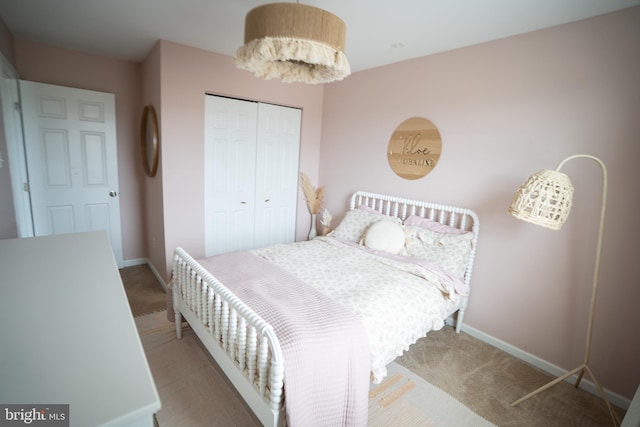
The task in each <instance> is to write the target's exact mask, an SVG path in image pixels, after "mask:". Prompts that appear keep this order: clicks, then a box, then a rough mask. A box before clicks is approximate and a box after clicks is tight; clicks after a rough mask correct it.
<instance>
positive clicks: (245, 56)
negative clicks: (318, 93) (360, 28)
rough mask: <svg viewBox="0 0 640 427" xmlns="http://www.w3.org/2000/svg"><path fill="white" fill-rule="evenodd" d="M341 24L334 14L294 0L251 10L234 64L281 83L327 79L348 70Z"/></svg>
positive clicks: (349, 70) (338, 77) (344, 74)
mask: <svg viewBox="0 0 640 427" xmlns="http://www.w3.org/2000/svg"><path fill="white" fill-rule="evenodd" d="M345 36H346V26H345V24H344V22H343V21H342V20H341V19H340V18H338V17H337V16H335V15H333V14H331V13H329V12H327V11H325V10H322V9H319V8H317V7H313V6H308V5H303V4H298V3H272V4H266V5H264V6H259V7H257V8H255V9H252V10H251V11H249V13H248V14H247V17H246V19H245V29H244V45H243V46H241V47H240V48H239V49H238V51H237V52H236V57H235V61H236V66H237V67H238V68H241V69H244V70H248V71H251V72H252V73H253V74H254V75H255V76H256V77H261V78H264V79H267V80H268V79H274V78H277V79H280V80H282V81H283V82H303V83H312V84H315V83H329V82H332V81H337V80H342V79H344V78H345V77H347V76H348V75H349V74H351V68H350V66H349V61H348V60H347V57H346V56H345V54H344V45H345Z"/></svg>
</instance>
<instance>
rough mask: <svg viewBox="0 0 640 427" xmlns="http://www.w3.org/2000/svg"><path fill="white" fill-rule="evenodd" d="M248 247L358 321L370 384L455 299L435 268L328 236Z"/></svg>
mask: <svg viewBox="0 0 640 427" xmlns="http://www.w3.org/2000/svg"><path fill="white" fill-rule="evenodd" d="M253 252H254V253H256V254H257V255H259V256H261V257H262V258H264V259H266V260H268V261H270V262H271V263H273V264H275V265H277V266H279V267H281V268H282V269H284V270H286V271H288V272H289V273H290V274H291V275H293V276H295V277H297V278H298V279H300V280H301V281H302V282H304V283H306V284H307V285H309V286H311V287H313V288H315V289H317V290H318V291H319V292H321V293H322V294H324V295H327V296H328V297H330V298H331V299H333V300H334V301H336V302H338V303H340V304H341V305H343V306H344V307H346V308H348V309H349V310H350V311H352V312H353V313H355V314H356V315H357V316H358V317H359V318H360V319H361V320H362V322H363V324H364V328H365V330H366V334H367V336H368V340H369V349H370V352H371V355H370V357H371V379H372V380H373V381H374V382H376V383H378V382H380V381H381V380H382V379H383V378H384V377H385V376H386V373H387V370H386V365H387V364H388V363H389V362H391V361H393V360H394V359H395V358H396V357H397V356H399V355H401V354H402V352H403V351H405V350H407V349H408V348H409V346H410V345H411V344H413V343H414V342H415V341H417V340H418V339H419V338H421V337H423V336H425V335H426V333H427V332H428V331H430V330H437V329H440V328H442V326H443V325H444V320H445V319H446V317H447V316H448V315H449V314H450V313H451V312H452V311H453V309H454V308H456V307H457V306H458V304H459V302H460V296H459V295H458V294H457V293H456V291H455V288H456V286H455V284H454V283H453V282H452V281H451V280H450V279H449V278H447V274H446V273H443V272H442V271H438V269H437V268H435V269H434V268H425V266H423V265H419V264H416V263H413V262H405V261H401V260H399V259H398V258H397V257H385V256H380V254H376V253H372V252H371V251H367V250H364V249H362V247H359V246H357V245H352V244H348V243H344V242H343V241H340V240H338V239H335V238H332V237H317V238H315V239H313V240H311V241H306V242H297V243H294V244H289V245H275V246H269V247H266V248H262V249H256V250H253ZM214 271H215V270H214ZM214 274H215V273H214Z"/></svg>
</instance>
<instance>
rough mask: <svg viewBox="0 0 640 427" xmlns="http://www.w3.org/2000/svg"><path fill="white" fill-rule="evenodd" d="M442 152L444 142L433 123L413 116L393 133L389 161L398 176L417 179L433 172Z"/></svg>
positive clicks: (388, 151)
mask: <svg viewBox="0 0 640 427" xmlns="http://www.w3.org/2000/svg"><path fill="white" fill-rule="evenodd" d="M441 152H442V139H441V138H440V132H438V128H437V127H436V126H435V125H434V124H433V123H432V122H431V121H430V120H427V119H425V118H422V117H412V118H410V119H407V120H405V121H404V122H402V123H400V125H398V127H397V128H396V130H395V131H393V134H392V135H391V139H390V140H389V148H388V149H387V160H388V161H389V166H391V169H393V171H394V172H395V173H396V174H397V175H398V176H400V177H402V178H404V179H418V178H422V177H423V176H425V175H426V174H428V173H429V172H431V171H432V170H433V168H434V167H435V166H436V164H438V160H439V159H440V153H441Z"/></svg>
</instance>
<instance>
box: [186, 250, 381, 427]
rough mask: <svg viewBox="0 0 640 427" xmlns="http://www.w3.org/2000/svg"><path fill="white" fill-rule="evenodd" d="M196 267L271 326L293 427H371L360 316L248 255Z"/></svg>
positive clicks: (203, 261) (210, 260)
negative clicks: (281, 360)
mask: <svg viewBox="0 0 640 427" xmlns="http://www.w3.org/2000/svg"><path fill="white" fill-rule="evenodd" d="M198 262H199V263H200V264H201V265H202V266H203V267H205V268H206V269H207V270H208V271H209V272H210V273H211V274H212V275H213V276H215V277H216V278H217V279H218V280H220V281H221V282H222V283H223V284H224V285H225V286H226V287H227V288H228V289H229V290H230V291H231V292H233V293H234V294H235V295H236V296H237V297H238V298H240V299H241V300H242V301H243V302H244V303H245V304H247V305H248V306H249V307H251V308H252V309H253V310H254V311H255V312H256V313H258V314H259V315H260V316H261V317H262V318H263V319H265V320H266V321H267V322H269V323H270V324H271V325H272V326H273V327H274V330H275V333H276V335H277V336H278V339H279V340H280V345H281V347H282V351H283V355H284V388H285V405H286V413H287V423H288V425H290V426H293V427H296V426H304V427H306V426H366V425H367V409H368V391H369V374H370V359H369V358H370V355H369V345H368V342H367V336H366V332H365V330H364V326H363V325H362V322H361V321H360V319H359V318H358V317H357V316H356V315H355V314H353V313H352V312H351V311H349V310H348V309H347V308H345V307H343V306H342V305H340V304H338V303H336V302H334V301H332V300H331V299H330V298H328V297H327V296H325V295H324V294H322V293H320V292H318V291H317V290H315V289H313V288H312V287H310V286H308V285H306V284H304V283H302V282H301V281H299V280H298V279H296V278H295V277H293V276H292V275H290V274H289V273H287V272H286V271H284V270H282V269H280V268H278V267H277V266H275V265H273V264H271V263H269V262H268V261H266V260H264V259H262V258H260V257H259V256H257V255H255V254H253V253H251V252H235V253H231V254H223V255H218V256H215V257H210V258H206V259H200V260H198Z"/></svg>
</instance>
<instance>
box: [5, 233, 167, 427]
mask: <svg viewBox="0 0 640 427" xmlns="http://www.w3.org/2000/svg"><path fill="white" fill-rule="evenodd" d="M0 404H3V405H8V404H21V405H31V404H40V405H42V404H69V411H70V413H69V418H68V419H69V422H70V423H69V425H71V426H77V427H84V426H102V425H108V426H153V414H154V413H155V412H157V411H158V410H159V409H160V398H159V397H158V392H157V390H156V387H155V384H154V382H153V378H152V376H151V371H150V370H149V365H148V363H147V359H146V357H145V354H144V351H143V348H142V344H141V343H140V338H139V336H138V333H137V330H136V326H135V323H134V320H133V317H132V315H131V310H130V309H129V305H128V303H127V297H126V294H125V292H124V288H123V286H122V281H121V279H120V274H119V272H118V269H117V267H116V263H115V259H114V256H113V252H112V251H111V247H110V245H109V242H108V238H107V234H106V233H105V232H90V233H77V234H64V235H56V236H47V237H35V238H28V239H9V240H0ZM0 415H1V414H0ZM33 425H37V423H35V424H33Z"/></svg>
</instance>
